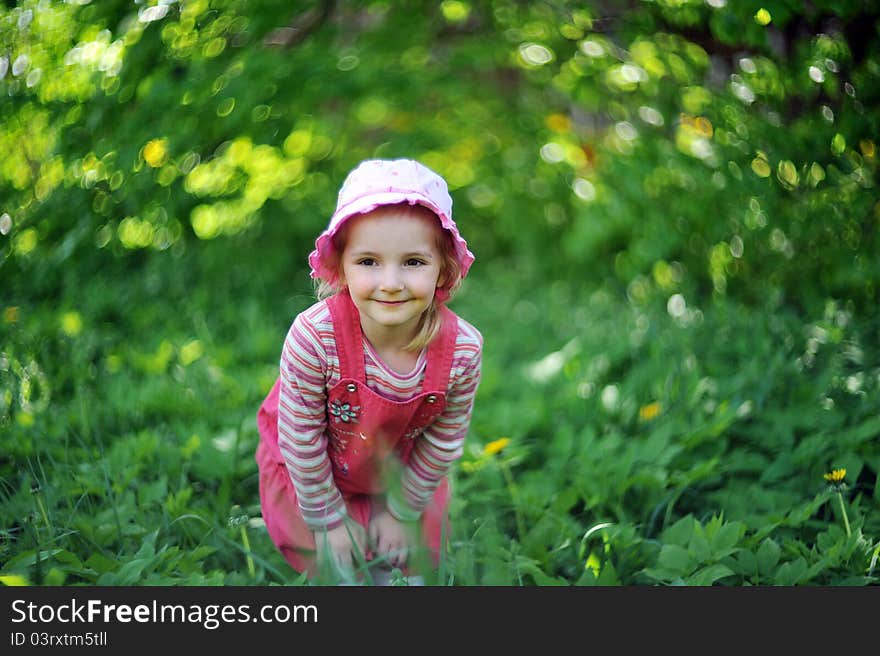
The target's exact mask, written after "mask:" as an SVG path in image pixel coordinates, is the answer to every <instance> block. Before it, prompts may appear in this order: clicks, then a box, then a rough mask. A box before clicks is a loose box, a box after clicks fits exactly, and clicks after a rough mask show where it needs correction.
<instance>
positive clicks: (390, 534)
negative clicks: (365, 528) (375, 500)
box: [369, 508, 412, 567]
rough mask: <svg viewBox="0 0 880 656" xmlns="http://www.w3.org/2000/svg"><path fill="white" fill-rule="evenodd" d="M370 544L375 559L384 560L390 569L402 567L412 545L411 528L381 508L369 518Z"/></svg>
mask: <svg viewBox="0 0 880 656" xmlns="http://www.w3.org/2000/svg"><path fill="white" fill-rule="evenodd" d="M369 533H370V543H371V544H372V545H373V546H374V548H375V553H376V557H377V558H384V559H386V560H387V561H388V564H389V565H391V566H392V567H403V566H404V565H406V559H407V557H408V556H409V549H410V545H411V543H412V528H411V527H410V526H408V525H407V524H405V523H403V522H401V521H400V520H399V519H397V518H396V517H395V516H394V515H392V514H391V513H389V512H388V511H387V510H386V509H384V508H382V509H379V510H377V511H376V512H375V513H374V514H373V516H372V517H371V518H370V529H369Z"/></svg>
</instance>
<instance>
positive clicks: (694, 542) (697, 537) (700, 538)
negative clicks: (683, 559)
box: [687, 524, 712, 563]
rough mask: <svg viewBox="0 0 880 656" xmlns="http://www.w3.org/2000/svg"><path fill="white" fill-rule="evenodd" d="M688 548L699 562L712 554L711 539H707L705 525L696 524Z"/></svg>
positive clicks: (707, 558)
mask: <svg viewBox="0 0 880 656" xmlns="http://www.w3.org/2000/svg"><path fill="white" fill-rule="evenodd" d="M687 550H688V553H689V554H690V555H691V556H693V559H694V560H695V561H696V562H697V563H704V562H706V561H707V560H709V559H710V558H711V556H712V550H711V549H710V548H709V541H708V540H707V539H706V535H705V533H704V531H703V527H702V526H700V525H699V524H696V525H694V534H693V535H692V536H691V541H690V544H688V549H687Z"/></svg>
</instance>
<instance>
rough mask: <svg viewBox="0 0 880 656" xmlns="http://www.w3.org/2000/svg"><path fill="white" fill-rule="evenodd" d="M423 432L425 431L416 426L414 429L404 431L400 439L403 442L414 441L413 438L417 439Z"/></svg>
mask: <svg viewBox="0 0 880 656" xmlns="http://www.w3.org/2000/svg"><path fill="white" fill-rule="evenodd" d="M423 430H425V429H424V428H422V427H421V426H416V427H414V428H410V429H409V430H408V431H406V432H405V433H404V434H403V438H402V440H403V441H406V440H414V439H415V438H417V437H418V436H419V435H421V434H422V431H423Z"/></svg>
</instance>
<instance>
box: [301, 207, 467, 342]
mask: <svg viewBox="0 0 880 656" xmlns="http://www.w3.org/2000/svg"><path fill="white" fill-rule="evenodd" d="M385 207H396V208H398V209H399V210H400V211H401V213H403V214H404V215H405V216H418V215H421V216H429V217H433V219H434V220H435V224H436V226H437V228H438V230H437V250H438V251H439V252H440V277H439V278H438V279H437V291H438V292H439V293H441V295H442V300H443V301H444V302H445V300H448V299H450V298H452V297H453V296H454V295H455V293H456V292H457V291H458V289H459V288H460V287H461V264H460V263H459V261H458V257H456V254H455V244H454V243H453V240H452V239H453V238H452V234H451V233H450V232H449V231H448V230H444V229H443V228H442V226H441V225H440V220H439V219H438V218H437V215H436V214H435V213H434V212H432V211H431V210H429V209H428V208H427V207H424V206H423V205H410V204H409V203H399V204H396V205H383V206H382V208H385ZM374 211H375V210H374ZM368 214H369V213H368ZM347 228H348V225H347V224H346V225H343V226H342V228H341V229H340V230H339V232H337V233H336V234H335V235H333V241H332V246H333V247H332V248H331V249H330V252H329V253H328V254H327V257H326V258H324V259H323V264H324V266H325V267H326V268H327V270H328V271H332V272H333V276H332V278H330V279H329V280H325V279H324V278H317V279H316V280H315V296H316V297H317V299H318V300H319V301H320V300H324V299H325V298H328V297H330V296H333V294H336V293H337V292H339V291H341V290H342V289H343V288H344V287H345V285H344V284H343V283H342V282H341V279H342V277H341V275H340V273H341V272H340V270H339V267H340V255H341V254H342V251H344V250H345V245H346V239H347V237H348V229H347ZM439 305H440V302H438V300H437V296H436V294H435V296H434V299H433V300H432V301H431V304H430V305H429V306H428V308H427V309H426V310H425V311H424V312H423V313H422V316H421V318H420V319H419V326H418V330H417V331H416V335H415V337H413V339H412V341H410V343H409V344H407V345H406V346H404V347H403V348H404V350H405V351H419V350H421V349H423V348H424V347H425V346H427V345H428V344H430V343H431V341H432V340H433V339H434V338H435V337H436V336H437V334H438V333H439V332H440V324H441V314H440V308H439Z"/></svg>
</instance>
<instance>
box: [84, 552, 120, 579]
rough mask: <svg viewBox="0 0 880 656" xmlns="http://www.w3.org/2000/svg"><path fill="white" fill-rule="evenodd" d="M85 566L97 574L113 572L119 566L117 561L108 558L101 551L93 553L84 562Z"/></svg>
mask: <svg viewBox="0 0 880 656" xmlns="http://www.w3.org/2000/svg"><path fill="white" fill-rule="evenodd" d="M85 565H86V567H89V568H91V569H93V570H94V571H95V572H96V573H98V574H103V573H104V572H113V571H115V570H116V569H117V568H118V567H119V561H116V560H114V559H112V558H108V557H107V556H105V555H104V554H102V553H98V552H96V553H93V554H92V555H91V556H89V559H88V560H87V561H86V563H85Z"/></svg>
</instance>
